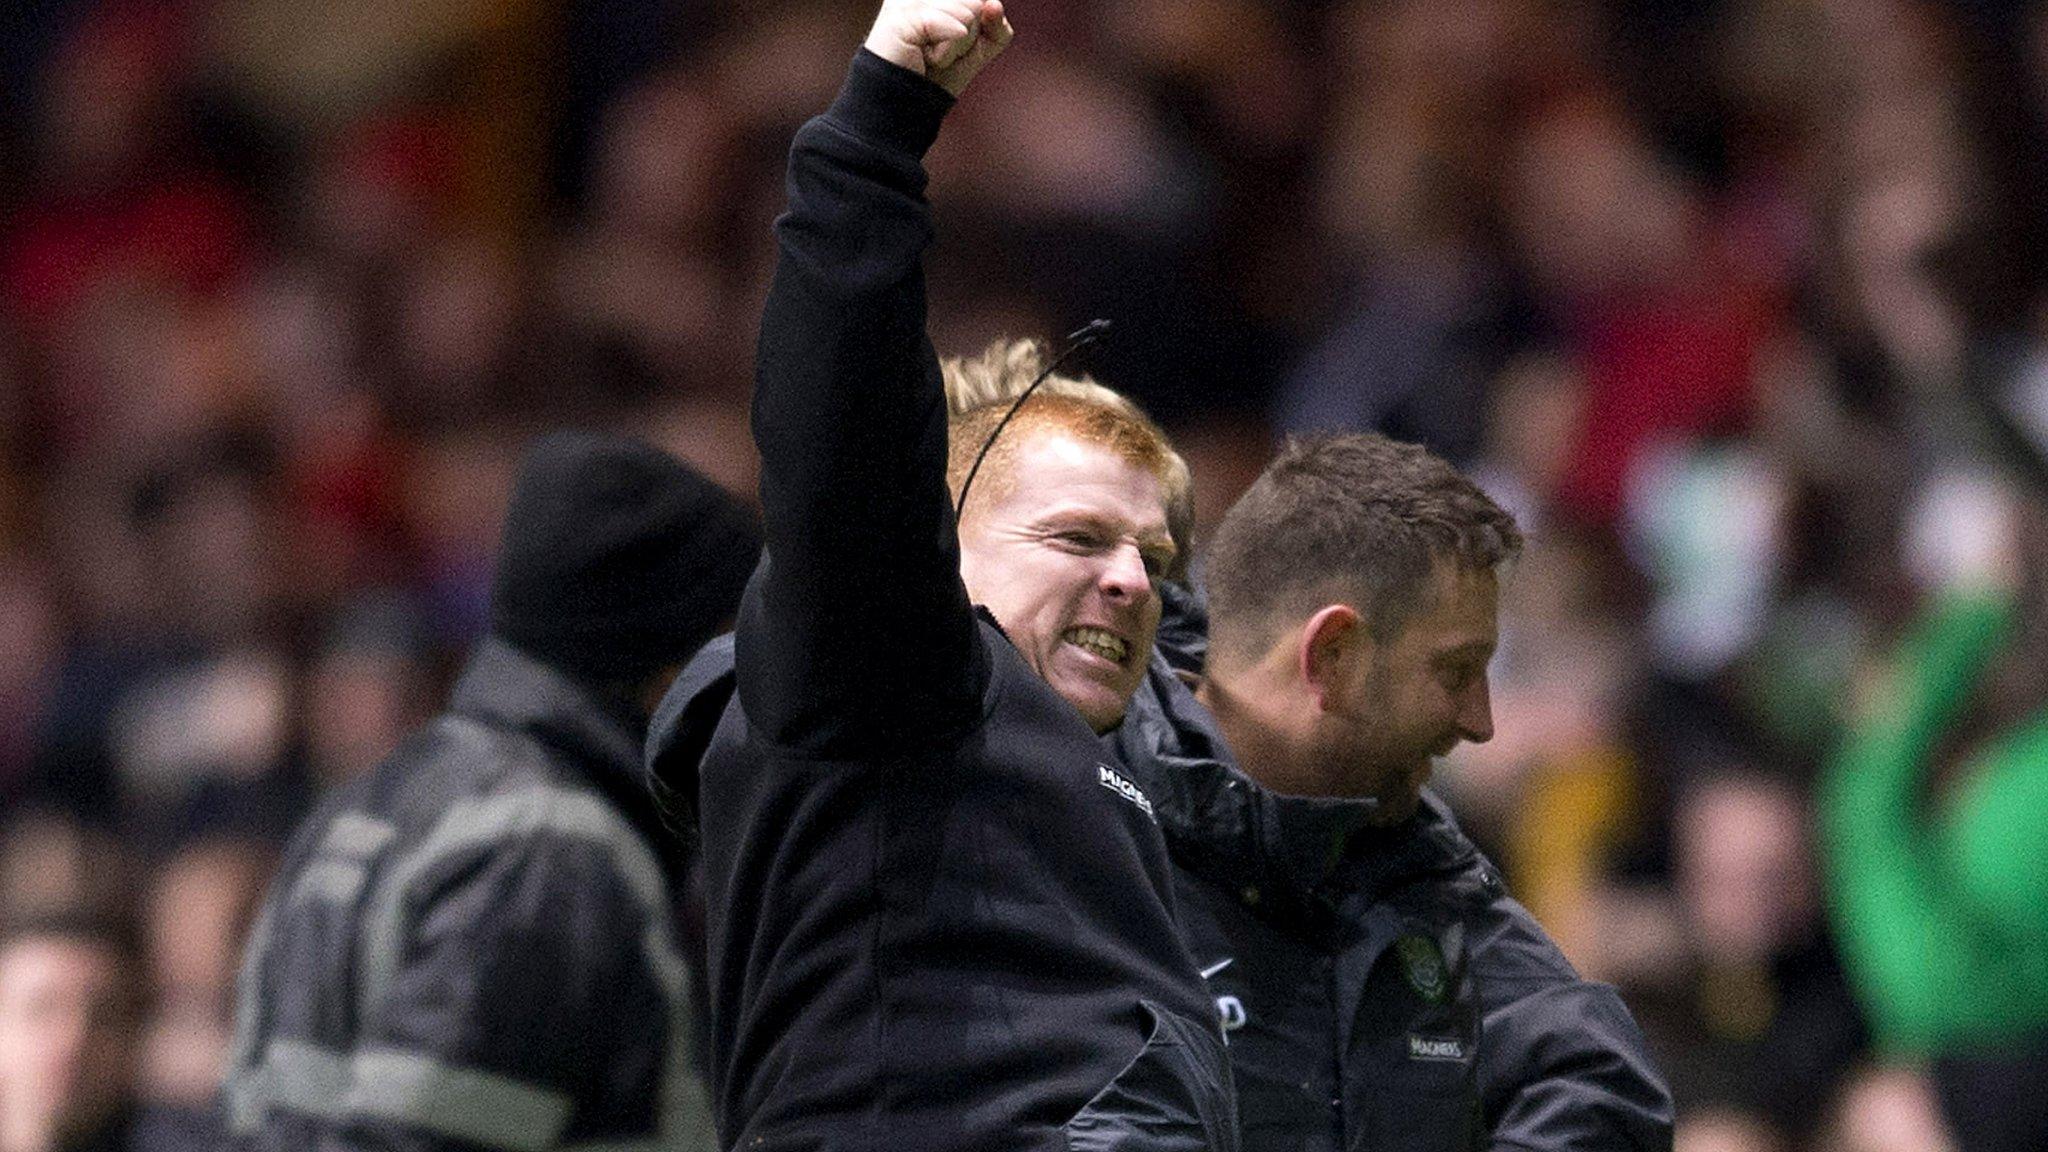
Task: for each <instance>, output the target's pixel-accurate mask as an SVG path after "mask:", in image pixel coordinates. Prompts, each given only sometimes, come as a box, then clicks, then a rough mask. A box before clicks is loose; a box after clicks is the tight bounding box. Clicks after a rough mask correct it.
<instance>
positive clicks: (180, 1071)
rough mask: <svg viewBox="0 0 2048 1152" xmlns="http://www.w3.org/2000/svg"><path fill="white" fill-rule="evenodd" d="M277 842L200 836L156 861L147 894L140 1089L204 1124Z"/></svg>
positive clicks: (223, 1066)
mask: <svg viewBox="0 0 2048 1152" xmlns="http://www.w3.org/2000/svg"><path fill="white" fill-rule="evenodd" d="M274 856H275V852H274V850H273V848H272V847H271V845H269V844H268V843H266V842H264V841H261V840H252V839H246V838H240V837H233V836H227V835H221V834H213V835H210V836H207V837H205V838H202V839H195V840H193V841H191V842H189V843H187V844H186V845H184V846H182V847H180V848H178V849H177V850H176V851H174V852H173V853H172V854H171V855H170V857H169V858H168V859H166V860H163V861H162V862H160V863H159V864H158V865H157V867H156V868H155V869H154V874H153V876H152V879H151V882H150V884H149V888H148V891H147V893H146V895H145V898H144V902H143V907H144V914H145V917H144V923H145V928H146V933H147V938H148V942H149V967H150V982H149V983H150V986H151V988H152V989H153V991H154V993H155V1003H154V1004H153V1006H152V1009H151V1012H150V1015H149V1017H148V1019H147V1021H146V1024H145V1027H144V1030H143V1033H142V1037H141V1048H140V1066H139V1068H138V1069H137V1072H138V1094H139V1095H140V1096H141V1097H142V1098H143V1099H146V1100H149V1101H151V1102H152V1103H154V1104H157V1105H161V1106H164V1108H165V1109H166V1110H167V1111H168V1110H176V1111H177V1112H180V1113H182V1114H183V1115H184V1116H185V1117H186V1118H187V1123H188V1125H189V1126H191V1127H194V1128H197V1127H200V1126H201V1125H202V1124H203V1123H204V1122H205V1120H207V1119H210V1113H211V1112H212V1108H213V1103H214V1094H215V1092H216V1090H217V1089H218V1088H219V1087H220V1081H221V1076H222V1075H223V1074H224V1073H225V1072H226V1070H227V1054H228V1041H229V1034H230V1032H231V1031H232V1029H233V1027H234V982H235V973H236V971H237V969H238V968H239V966H240V961H241V954H242V944H243V941H244V939H245V938H246V936H247V933H248V928H249V923H250V921H252V920H253V919H254V918H255V914H256V905H257V903H258V902H259V901H260V900H261V899H262V897H263V889H264V886H265V885H266V884H267V883H268V882H269V880H270V872H271V868H272V866H273V865H274V863H275V859H274Z"/></svg>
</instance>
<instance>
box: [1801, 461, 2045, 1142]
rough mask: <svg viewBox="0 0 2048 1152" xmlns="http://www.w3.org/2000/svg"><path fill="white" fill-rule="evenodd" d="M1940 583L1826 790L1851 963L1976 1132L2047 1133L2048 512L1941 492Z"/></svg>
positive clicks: (1974, 484)
mask: <svg viewBox="0 0 2048 1152" xmlns="http://www.w3.org/2000/svg"><path fill="white" fill-rule="evenodd" d="M1923 507H1924V508H1925V509H1926V514H1925V516H1924V517H1923V518H1922V519H1921V520H1920V524H1921V526H1922V531H1921V532H1920V533H1919V535H1918V537H1917V540H1918V542H1919V544H1920V547H1919V549H1918V550H1917V552H1918V554H1919V555H1920V556H1922V557H1923V558H1924V559H1923V567H1924V569H1925V570H1926V571H1928V573H1929V575H1931V576H1933V577H1935V579H1934V580H1933V581H1931V582H1930V583H1931V584H1932V590H1933V594H1932V597H1931V599H1930V601H1929V603H1928V604H1927V606H1926V607H1925V609H1924V610H1923V613H1922V615H1921V617H1920V619H1919V620H1918V622H1917V623H1916V624H1915V626H1914V627H1913V629H1912V630H1911V631H1910V632H1909V634H1908V635H1907V637H1906V638H1905V640H1904V641H1903V642H1902V644H1901V646H1900V648H1899V650H1898V651H1897V653H1896V654H1895V655H1894V657H1893V659H1892V661H1891V663H1890V664H1889V666H1888V667H1887V668H1886V669H1885V670H1884V672H1883V673H1882V676H1881V678H1880V679H1877V680H1875V681H1874V682H1872V683H1871V684H1869V685H1867V686H1866V688H1865V690H1864V693H1863V698H1862V699H1861V700H1860V701H1859V706H1858V708H1857V715H1856V717H1855V719H1854V721H1853V722H1852V724H1851V726H1850V729H1849V731H1848V734H1847V738H1846V740H1845V741H1844V743H1843V746H1842V748H1841V749H1840V751H1839V752H1838V754H1837V755H1836V757H1835V758H1834V762H1833V764H1832V765H1831V767H1830V771H1829V774H1828V778H1827V780H1826V783H1825V788H1824V791H1823V793H1822V798H1823V804H1824V808H1823V817H1824V821H1823V829H1824V831H1825V833H1826V835H1827V844H1828V849H1829V864H1830V871H1829V878H1830V881H1831V883H1832V890H1833V894H1834V898H1835V903H1836V906H1837V910H1838V919H1839V922H1840V926H1841V931H1842V937H1843V943H1844V945H1845V947H1846V954H1847V958H1848V960H1849V962H1850V971H1851V973H1852V974H1853V976H1854V977H1855V980H1856V984H1857V987H1858V990H1859V991H1860V992H1861V994H1862V996H1863V1000H1864V1003H1865V1005H1866V1007H1867V1009H1868V1011H1869V1013H1870V1017H1871V1020H1872V1023H1873V1025H1874V1028H1875V1031H1876V1034H1877V1037H1878V1040H1879V1042H1880V1044H1881V1045H1882V1046H1883V1049H1884V1051H1885V1052H1886V1053H1887V1054H1888V1055H1891V1056H1894V1057H1900V1058H1907V1059H1922V1060H1930V1059H1931V1060H1932V1061H1933V1081H1934V1084H1935V1087H1936V1090H1937V1094H1938V1096H1939V1098H1940V1101H1941V1105H1942V1111H1943V1113H1944V1115H1945V1116H1946V1118H1947V1120H1948V1123H1949V1125H1950V1126H1951V1127H1952V1128H1953V1129H1954V1131H1955V1133H1956V1136H1957V1138H1958V1140H1959V1141H1960V1143H1961V1144H1962V1146H1963V1147H1966V1148H1972V1149H1975V1148H1987V1149H2007V1148H2010V1149H2021V1148H2039V1147H2041V1146H2042V1145H2043V1144H2044V1143H2048V1095H2044V1094H2043V1093H2042V1091H2041V1085H2042V1084H2043V1083H2048V831H2044V830H2048V821H2044V819H2043V815H2044V813H2048V679H2044V676H2043V673H2042V650H2041V648H2040V644H2041V622H2042V604H2041V602H2040V589H2041V587H2042V585H2041V574H2042V572H2043V570H2044V569H2043V554H2042V553H2041V551H2040V549H2039V542H2040V534H2039V525H2038V523H2037V521H2038V519H2039V516H2038V510H2037V509H2031V508H2024V507H2023V506H2021V505H2019V504H2018V503H2017V502H2016V501H2015V499H2014V497H2013V494H2012V493H2011V492H2010V491H2009V490H2008V489H2006V488H2003V487H2002V486H1999V485H1997V484H1995V483H1987V482H1984V481H1981V480H1975V481H1973V480H1971V479H1968V478H1952V479H1950V480H1949V481H1948V482H1946V483H1944V484H1940V485H1937V486H1934V487H1932V488H1930V489H1929V490H1928V493H1927V496H1926V497H1925V504H1924V505H1923Z"/></svg>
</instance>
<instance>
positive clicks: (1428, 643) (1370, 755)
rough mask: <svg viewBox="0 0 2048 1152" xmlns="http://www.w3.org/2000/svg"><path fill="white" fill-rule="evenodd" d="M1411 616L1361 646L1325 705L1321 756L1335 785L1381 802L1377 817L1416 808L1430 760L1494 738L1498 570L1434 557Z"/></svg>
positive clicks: (1392, 818)
mask: <svg viewBox="0 0 2048 1152" xmlns="http://www.w3.org/2000/svg"><path fill="white" fill-rule="evenodd" d="M1431 583H1432V586H1433V587H1432V590H1431V595H1430V596H1428V597H1427V598H1426V599H1425V600H1424V601H1423V602H1422V606H1421V608H1420V609H1419V610H1418V611H1417V613H1416V614H1415V615H1414V616H1412V617H1410V619H1409V620H1408V623H1407V626H1406V627H1404V628H1402V629H1401V630H1400V631H1399V632H1397V633H1396V634H1395V635H1393V636H1392V637H1390V638H1388V639H1387V640H1385V641H1384V642H1374V643H1371V644H1369V645H1367V646H1364V648H1363V649H1362V650H1361V651H1360V652H1359V653H1358V654H1357V658H1356V659H1355V661H1354V664H1355V666H1354V667H1348V668H1346V669H1345V670H1344V673H1343V681H1342V687H1341V688H1340V689H1339V690H1338V691H1335V692H1332V693H1331V694H1330V697H1329V699H1328V701H1327V703H1326V705H1325V708H1326V709H1327V711H1326V714H1325V718H1324V719H1325V724H1324V732H1323V734H1322V736H1323V738H1322V739H1321V740H1320V744H1321V749H1320V754H1319V756H1318V759H1319V760H1320V761H1321V766H1322V772H1323V776H1324V779H1325V781H1326V782H1327V785H1328V792H1329V793H1330V794H1331V795H1339V796H1352V797H1361V798H1362V797H1371V798H1373V799H1376V800H1378V801H1379V802H1380V811H1379V816H1378V817H1377V818H1376V819H1375V821H1374V822H1375V823H1376V824H1379V825H1381V826H1386V825H1391V824H1398V823H1400V822H1402V821H1404V820H1407V819H1408V818H1409V817H1411V816H1413V815H1415V810H1416V807H1417V804H1418V802H1419V797H1420V792H1421V788H1422V786H1423V784H1425V783H1426V782H1428V780H1429V774H1430V768H1431V761H1433V760H1434V759H1436V758H1437V757H1440V756H1443V755H1445V754H1447V753H1448V752H1450V750H1451V749H1452V748H1453V747H1455V746H1456V745H1457V744H1458V742H1459V741H1461V740H1469V741H1471V742H1472V743H1474V744H1483V743H1485V742H1486V741H1488V740H1490V739H1492V738H1493V705H1492V700H1491V697H1490V694H1489V691H1488V685H1487V673H1486V669H1487V664H1488V662H1489V661H1490V660H1491V659H1492V658H1493V649H1494V645H1495V643H1496V641H1497V640H1498V635H1499V629H1498V623H1497V617H1496V611H1495V609H1496V602H1497V601H1498V599H1499V593H1500V586H1499V581H1498V578H1497V577H1496V576H1495V575H1494V574H1493V573H1492V572H1491V571H1483V572H1472V571H1467V570H1465V569H1462V568H1459V567H1457V566H1455V565H1452V564H1449V563H1445V562H1439V563H1438V564H1437V566H1436V569H1435V570H1434V572H1432V573H1431Z"/></svg>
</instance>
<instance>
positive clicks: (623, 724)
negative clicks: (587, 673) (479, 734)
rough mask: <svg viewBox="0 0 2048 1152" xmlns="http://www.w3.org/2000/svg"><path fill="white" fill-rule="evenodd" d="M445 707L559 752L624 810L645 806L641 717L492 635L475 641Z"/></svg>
mask: <svg viewBox="0 0 2048 1152" xmlns="http://www.w3.org/2000/svg"><path fill="white" fill-rule="evenodd" d="M449 710H450V711H452V712H455V713H457V714H459V715H463V716H467V717H470V718H471V719H474V720H478V721H481V722H483V723H485V724H487V725H489V726H491V727H494V728H509V729H512V730H514V731H518V732H521V733H524V734H526V735H528V736H531V737H533V738H534V739H536V740H538V741H540V742H541V743H543V744H545V745H547V746H548V747H550V748H553V749H555V750H557V751H559V752H562V753H564V754H565V755H566V756H567V758H568V760H569V761H570V762H571V763H572V764H573V765H574V766H575V768H577V769H578V770H579V771H581V772H582V773H583V774H584V775H586V776H588V777H589V778H590V781H591V783H593V784H595V785H597V786H598V787H599V788H600V789H602V790H603V791H604V792H605V793H606V794H607V795H608V796H610V797H612V799H613V800H614V801H615V802H617V803H618V804H620V806H621V807H623V808H624V809H625V810H626V811H627V812H628V813H629V814H634V815H636V816H637V814H638V813H639V812H641V810H643V809H650V808H651V802H650V801H649V799H648V798H647V795H646V788H645V786H644V784H643V782H642V780H641V777H640V753H641V742H642V740H643V738H644V736H645V733H646V726H647V722H646V720H645V719H644V718H643V717H641V716H640V715H639V714H638V709H636V708H635V707H634V706H633V704H632V702H631V701H628V700H625V699H622V698H618V697H616V696H614V695H613V694H611V693H606V692H601V691H598V690H596V689H594V688H591V687H589V686H586V685H584V684H581V683H579V682H577V681H576V680H573V679H571V678H570V677H569V676H567V675H565V674H563V673H562V672H560V671H559V670H557V669H556V668H554V667H553V666H552V665H549V664H547V663H544V662H542V661H540V660H538V659H535V658H534V657H532V656H529V655H528V654H526V653H525V652H523V651H521V650H520V649H519V648H517V647H514V646H513V645H511V644H509V643H506V642H505V641H503V640H500V639H498V638H496V637H487V638H485V639H484V640H483V642H482V643H480V644H478V645H477V648H476V651H475V653H474V654H472V655H471V656H470V659H469V664H468V665H467V666H466V667H465V668H464V669H463V671H462V676H461V678H460V679H458V680H457V681H456V682H455V691H454V694H453V696H452V697H451V699H450V701H449Z"/></svg>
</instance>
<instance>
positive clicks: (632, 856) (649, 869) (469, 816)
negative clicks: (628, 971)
mask: <svg viewBox="0 0 2048 1152" xmlns="http://www.w3.org/2000/svg"><path fill="white" fill-rule="evenodd" d="M464 727H467V726H466V725H465V726H464ZM465 734H466V735H468V736H470V737H471V740H472V741H475V742H478V743H480V742H481V741H483V740H488V739H490V737H489V735H488V733H485V732H483V731H482V730H481V729H477V730H474V731H471V732H468V733H465ZM472 746H475V745H474V744H473V745H472ZM478 751H479V752H487V749H483V748H478ZM541 832H546V833H551V834H554V835H559V836H568V837H573V838H575V839H579V840H587V841H591V842H594V843H597V844H599V845H602V846H603V847H604V848H606V849H607V850H608V852H609V853H610V855H611V858H612V864H613V866H614V867H615V868H616V869H617V870H618V874H619V876H620V878H621V879H623V880H624V882H625V884H626V886H627V887H628V888H629V889H630V890H631V892H632V894H633V897H634V899H635V900H637V901H638V902H639V903H640V905H641V907H642V909H643V910H644V911H645V912H646V918H647V928H646V931H645V932H644V933H643V934H642V937H641V947H642V950H643V951H644V952H645V954H646V959H647V964H648V968H649V969H650V971H651V972H652V973H653V975H654V978H655V981H656V983H657V984H658V985H659V986H660V988H661V993H662V996H663V997H664V998H666V1000H667V1001H668V1019H667V1025H668V1030H667V1036H668V1052H667V1055H666V1057H665V1060H664V1067H663V1069H662V1084H661V1098H660V1108H659V1112H658V1116H659V1119H658V1121H657V1123H658V1125H659V1132H658V1137H657V1139H656V1140H654V1141H652V1142H651V1143H652V1144H653V1145H658V1146H660V1147H662V1148H667V1149H698V1148H703V1149H711V1148H715V1147H717V1142H716V1139H715V1137H714V1136H713V1133H712V1127H711V1106H710V1101H709V1099H708V1097H707V1095H706V1093H705V1091H704V1086H703V1084H702V1083H701V1082H700V1081H699V1080H698V1079H697V1076H696V1074H695V1073H694V1072H693V1071H692V1070H691V1068H690V1059H689V1053H690V1042H691V1028H692V1025H693V1023H694V1021H693V1020H692V1019H691V1015H692V1014H691V1011H690V995H689V978H688V971H689V969H688V965H687V963H686V962H685V961H684V959H683V955H682V952H681V950H680V949H679V948H677V946H676V943H675V933H674V929H673V923H674V916H673V913H672V911H671V909H670V907H669V903H668V885H667V883H666V881H665V880H664V879H663V877H662V873H661V866H660V864H659V862H658V861H656V860H655V858H654V853H653V852H652V851H650V850H649V849H648V847H647V844H646V843H645V842H644V841H643V840H641V838H640V836H639V835H638V834H637V833H636V832H634V831H633V829H632V827H631V826H630V825H628V824H627V823H626V822H625V820H624V819H623V818H621V817H620V816H619V815H618V814H617V813H616V812H614V811H612V809H611V808H610V807H609V806H607V805H606V804H605V803H604V802H603V801H601V800H599V799H598V798H597V797H596V796H593V795H590V794H588V793H583V792H573V791H570V790H568V789H564V788H553V787H548V786H545V785H536V786H534V787H531V788H522V789H520V790H519V791H516V792H508V793H505V794H503V795H498V796H487V797H481V798H476V799H470V800H463V801H460V802H458V803H456V804H454V805H451V806H450V807H449V809H448V813H447V815H445V816H443V817H442V818H441V820H440V822H439V823H437V824H436V825H435V826H434V828H433V830H432V831H431V832H429V833H428V834H427V836H426V838H425V839H424V840H422V841H420V843H419V844H418V846H416V847H414V848H413V849H412V850H410V851H408V852H406V853H404V854H403V855H401V856H400V857H399V858H398V859H397V860H395V861H393V862H392V864H391V866H390V867H389V868H387V869H385V870H384V871H383V872H382V873H381V874H380V876H379V877H378V880H377V883H376V886H375V887H374V888H373V889H372V891H371V894H370V897H369V901H368V903H367V905H366V906H365V908H364V913H363V921H362V952H361V957H362V962H363V963H362V972H363V977H362V983H361V985H360V986H359V987H360V990H361V999H360V1000H359V1001H358V1002H359V1003H360V1004H362V1005H363V1006H364V1008H365V1010H366V1011H370V1012H374V1010H375V1006H376V1005H377V1004H378V1003H380V1002H381V1001H382V1000H383V998H384V996H385V994H386V993H387V992H388V991H389V989H390V987H391V982H392V980H393V979H394V977H395V976H396V974H397V968H398V960H399V957H400V955H401V950H402V947H403V945H404V940H405V935H406V932H407V931H408V924H407V915H406V901H405V896H406V893H407V891H408V890H409V889H410V888H411V887H412V885H413V884H414V883H415V882H417V881H418V880H419V879H420V878H421V877H422V876H424V875H425V874H426V873H427V871H428V870H429V869H430V868H432V867H433V866H434V865H435V864H436V863H438V862H441V861H444V860H446V859H448V858H449V857H451V856H455V855H458V854H460V853H463V852H470V851H474V850H476V849H479V848H482V847H485V846H488V845H491V844H495V843H498V842H500V841H503V840H508V839H512V838H515V837H519V836H527V835H533V834H535V833H541ZM633 1146H634V1145H633V1144H630V1143H629V1144H620V1145H617V1148H618V1149H620V1150H625V1149H630V1148H632V1147H633ZM607 1147H610V1146H607Z"/></svg>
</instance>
